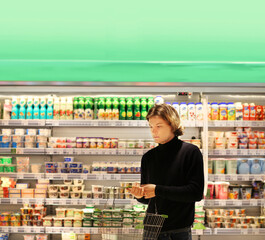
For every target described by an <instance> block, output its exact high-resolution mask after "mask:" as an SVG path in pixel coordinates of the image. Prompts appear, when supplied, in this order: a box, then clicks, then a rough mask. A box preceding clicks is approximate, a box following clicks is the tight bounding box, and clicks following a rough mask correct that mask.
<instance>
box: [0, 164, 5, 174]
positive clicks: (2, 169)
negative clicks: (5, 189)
mask: <svg viewBox="0 0 265 240" xmlns="http://www.w3.org/2000/svg"><path fill="white" fill-rule="evenodd" d="M4 171H5V166H4V165H0V173H3V172H4Z"/></svg>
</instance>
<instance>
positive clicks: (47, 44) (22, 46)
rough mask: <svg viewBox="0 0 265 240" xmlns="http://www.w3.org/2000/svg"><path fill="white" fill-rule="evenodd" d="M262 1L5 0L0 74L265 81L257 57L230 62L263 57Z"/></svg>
mask: <svg viewBox="0 0 265 240" xmlns="http://www.w3.org/2000/svg"><path fill="white" fill-rule="evenodd" d="M264 9H265V1H264V0H252V1H242V0H241V1H239V0H233V1H231V0H223V1H214V0H201V1H195V0H190V1H189V0H186V1H181V2H180V1H176V0H175V1H169V0H164V1H154V0H153V1H149V0H146V1H143V0H141V1H139V0H134V1H126V0H112V1H109V0H97V1H88V0H86V1H83V0H76V1H61V0H57V1H56V0H53V1H51V0H46V1H36V0H34V1H33V0H23V1H21V0H14V1H7V2H5V3H1V8H0V80H2V81H4V80H8V81H12V80H13V81H14V80H15V81H26V80H29V81H181V82H197V81H198V82H200V81H206V82H207V81H219V82H220V81H221V82H222V81H224V82H227V81H232V82H234V81H235V82H253V81H254V82H265V65H264V64H262V63H259V64H258V65H255V64H247V63H244V64H231V63H230V62H265V31H264V28H265V27H264V26H265V14H264ZM76 60H82V61H76ZM94 61H102V62H94ZM124 61H125V62H124ZM152 61H155V63H154V62H152ZM171 61H182V62H185V63H181V64H180V63H172V62H171ZM187 61H188V62H187ZM198 61H200V63H196V62H198ZM202 61H206V63H201V62H202ZM165 62H166V63H165ZM170 62H171V63H170ZM209 62H215V63H211V64H209ZM219 62H220V63H219ZM224 62H225V63H224Z"/></svg>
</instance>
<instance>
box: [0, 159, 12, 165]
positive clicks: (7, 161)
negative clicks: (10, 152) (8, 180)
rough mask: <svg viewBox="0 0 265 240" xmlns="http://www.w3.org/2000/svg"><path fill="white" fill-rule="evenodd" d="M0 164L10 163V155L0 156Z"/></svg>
mask: <svg viewBox="0 0 265 240" xmlns="http://www.w3.org/2000/svg"><path fill="white" fill-rule="evenodd" d="M2 164H6V165H8V164H12V157H2Z"/></svg>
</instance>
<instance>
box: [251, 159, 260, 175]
mask: <svg viewBox="0 0 265 240" xmlns="http://www.w3.org/2000/svg"><path fill="white" fill-rule="evenodd" d="M250 173H251V174H261V161H260V160H259V159H251V167H250Z"/></svg>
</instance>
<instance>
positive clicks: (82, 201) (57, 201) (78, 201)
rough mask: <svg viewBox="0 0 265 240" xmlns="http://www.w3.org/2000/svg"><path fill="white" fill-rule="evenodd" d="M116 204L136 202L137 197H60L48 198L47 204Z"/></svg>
mask: <svg viewBox="0 0 265 240" xmlns="http://www.w3.org/2000/svg"><path fill="white" fill-rule="evenodd" d="M113 202H114V203H115V204H122V205H125V204H136V203H137V200H135V199H115V200H114V199H71V198H69V199H60V198H46V199H45V204H47V205H88V204H94V205H108V206H109V205H110V206H112V205H113Z"/></svg>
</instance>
